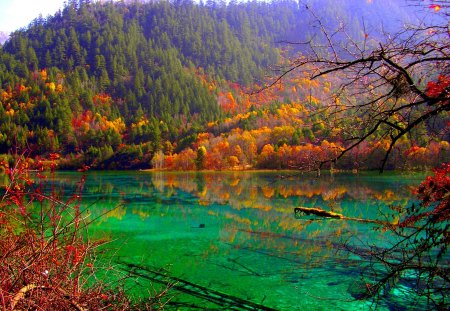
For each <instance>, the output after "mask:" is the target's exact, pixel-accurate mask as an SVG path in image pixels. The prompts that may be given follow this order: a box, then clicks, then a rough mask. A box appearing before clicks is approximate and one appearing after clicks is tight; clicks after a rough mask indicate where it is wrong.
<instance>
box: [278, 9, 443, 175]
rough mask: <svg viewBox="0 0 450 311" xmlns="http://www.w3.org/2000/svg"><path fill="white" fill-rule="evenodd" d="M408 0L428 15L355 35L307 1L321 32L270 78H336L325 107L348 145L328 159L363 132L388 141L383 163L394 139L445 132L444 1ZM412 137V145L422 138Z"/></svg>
mask: <svg viewBox="0 0 450 311" xmlns="http://www.w3.org/2000/svg"><path fill="white" fill-rule="evenodd" d="M410 2H411V4H412V5H416V6H417V7H418V9H422V10H431V11H432V12H431V14H432V15H431V16H430V15H429V14H428V15H426V16H425V17H423V19H422V20H419V21H417V23H415V24H411V25H406V26H405V27H404V28H403V29H401V30H399V31H398V32H397V33H395V34H387V33H382V34H381V36H377V34H372V33H364V34H363V36H362V38H360V40H358V39H353V38H351V37H350V34H349V33H348V32H347V29H346V28H345V25H342V23H341V24H340V25H339V27H338V29H331V28H330V27H327V26H326V25H325V23H323V22H322V21H321V20H320V18H319V17H318V15H317V14H316V13H315V12H314V11H312V9H309V8H307V10H308V11H309V12H310V13H311V14H312V15H313V17H314V19H315V24H316V25H317V26H318V27H319V28H320V30H321V33H322V36H321V37H320V36H319V37H320V38H319V39H315V40H311V41H309V42H308V43H305V44H304V45H303V49H304V52H303V54H302V56H300V57H298V58H295V59H294V60H293V61H292V62H291V63H290V64H289V66H288V67H287V68H286V67H283V68H281V70H282V71H283V73H282V74H281V75H279V76H278V78H277V79H276V80H275V81H274V82H272V84H271V85H274V84H275V83H277V82H278V81H280V80H281V79H282V78H284V77H285V76H286V75H288V74H289V73H291V72H292V71H296V70H302V71H304V72H309V74H310V79H311V80H314V79H318V78H319V77H323V76H327V77H328V76H331V75H336V76H338V77H339V78H340V81H341V83H340V85H339V86H338V87H337V88H336V89H335V92H334V93H333V94H332V96H330V98H329V102H328V103H327V105H326V107H325V108H324V110H328V112H329V114H328V115H329V116H330V117H329V118H330V120H328V121H329V122H330V124H332V125H334V127H338V128H341V129H342V131H341V134H342V135H343V138H345V141H346V146H345V148H344V149H343V150H342V152H340V153H338V154H336V156H334V157H331V158H329V159H327V160H328V161H336V160H338V159H339V158H341V157H342V156H344V155H345V154H346V153H348V152H350V151H351V150H352V149H354V148H356V147H357V146H358V145H360V144H361V143H362V142H364V141H366V140H368V139H374V140H387V141H388V142H389V143H388V147H387V150H386V152H385V155H384V157H383V159H382V161H381V163H380V168H381V170H383V169H385V168H387V165H388V160H389V155H390V154H391V152H392V150H393V148H394V146H395V145H396V144H397V143H398V142H399V141H401V140H402V139H406V138H410V139H412V140H414V138H415V137H416V135H415V134H416V132H417V131H421V130H422V129H424V128H425V129H426V130H427V131H429V132H431V133H433V134H435V135H436V137H439V138H441V139H442V138H445V137H446V138H447V139H448V115H446V112H448V111H449V110H450V94H449V92H450V62H449V61H450V40H449V36H448V17H449V5H448V4H447V2H446V1H435V2H434V4H432V5H430V6H429V7H428V6H426V7H424V6H423V2H421V1H410ZM439 2H442V3H439ZM378 38H380V39H378ZM337 98H339V100H336V99H337ZM446 120H447V121H446ZM416 140H417V141H413V144H414V143H417V144H419V143H420V141H419V140H418V139H416Z"/></svg>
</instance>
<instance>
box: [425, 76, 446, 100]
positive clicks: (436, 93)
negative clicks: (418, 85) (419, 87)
mask: <svg viewBox="0 0 450 311" xmlns="http://www.w3.org/2000/svg"><path fill="white" fill-rule="evenodd" d="M449 86H450V76H441V75H440V76H439V77H438V81H437V82H434V81H429V82H428V84H427V89H426V94H427V95H428V96H429V97H433V98H436V97H442V96H448V95H449V94H448V93H449V90H447V88H448V87H449ZM444 92H445V93H444Z"/></svg>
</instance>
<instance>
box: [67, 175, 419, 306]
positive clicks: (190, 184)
mask: <svg viewBox="0 0 450 311" xmlns="http://www.w3.org/2000/svg"><path fill="white" fill-rule="evenodd" d="M78 178H79V175H78V174H76V173H65V172H61V173H58V180H59V181H61V182H63V183H65V184H66V185H67V186H68V187H71V186H72V187H73V185H74V184H75V182H76V181H77V180H78ZM422 179H423V175H402V174H394V173H389V174H383V175H379V174H377V173H366V174H364V173H363V174H358V175H353V174H335V175H334V176H331V175H327V174H323V176H322V177H320V178H316V177H314V176H311V175H299V174H293V173H292V172H224V173H217V172H214V173H209V172H205V173H195V172H194V173H181V172H177V173H165V172H89V173H88V179H87V182H86V185H85V187H84V194H83V204H84V207H85V208H86V209H88V210H89V212H90V215H91V218H92V219H94V218H96V217H98V216H100V215H102V214H104V213H106V214H105V215H104V216H102V217H100V218H99V219H98V220H97V221H96V222H95V223H94V224H93V225H92V226H91V228H90V234H91V235H92V236H93V237H101V238H108V239H111V240H112V242H111V243H110V244H108V246H107V253H108V254H112V253H114V256H115V257H114V259H113V262H114V263H116V262H126V263H133V264H138V265H140V266H143V267H146V268H148V269H151V270H160V269H164V271H165V273H167V274H168V275H170V276H171V277H176V278H178V279H181V280H185V281H188V282H190V283H193V284H196V285H198V286H201V287H204V288H207V289H210V290H215V291H218V292H220V293H223V294H226V295H229V296H232V297H236V298H239V299H243V300H246V301H250V302H252V303H255V304H259V305H263V306H265V307H268V308H273V309H277V310H367V309H369V308H370V307H371V304H370V301H364V300H356V299H355V298H354V297H353V296H352V294H351V293H352V290H351V289H352V288H355V286H356V287H358V286H360V285H359V284H364V283H362V282H363V281H362V280H361V276H360V275H361V271H362V270H363V269H364V267H365V266H366V265H367V263H366V262H364V261H363V260H362V259H361V258H359V257H357V256H349V255H348V254H347V253H345V252H343V251H339V250H340V246H341V245H342V243H344V241H347V240H348V239H351V240H352V243H354V245H357V246H360V247H363V246H364V245H365V244H366V243H367V242H369V243H377V244H378V245H381V246H382V245H384V244H388V243H389V236H386V235H385V234H382V233H381V232H380V231H376V232H375V231H374V230H373V228H374V225H373V224H362V223H359V222H355V221H342V220H332V219H329V220H311V219H309V218H301V219H296V218H295V217H294V208H295V207H297V206H305V207H322V208H323V209H327V210H333V211H335V212H338V213H342V214H344V215H346V216H349V217H357V218H369V219H383V217H385V216H386V215H388V216H390V214H392V210H391V209H390V208H389V206H393V205H395V206H402V207H406V206H408V205H409V204H410V203H411V202H412V201H411V200H412V199H413V195H412V194H411V189H412V187H413V186H416V185H418V184H419V183H420V181H421V180H422ZM108 211H110V212H109V213H108ZM355 243H356V244H355ZM139 284H140V285H136V287H134V288H133V290H134V291H135V292H141V293H147V292H148V291H152V288H151V287H150V285H149V283H148V282H147V281H140V283H139ZM183 284H184V283H183V282H181V283H179V285H183ZM154 286H155V287H156V288H157V285H154ZM172 294H173V295H175V296H174V298H173V300H172V302H171V304H170V305H167V309H169V310H170V309H178V310H198V309H199V308H200V309H211V310H212V309H220V310H222V309H231V307H229V306H224V305H222V306H221V305H220V304H219V305H218V304H216V303H214V302H210V301H209V302H208V301H205V300H204V299H202V298H198V297H197V298H195V297H193V296H192V295H188V294H186V293H183V292H180V291H178V290H173V291H172ZM391 296H392V295H391ZM393 306H394V307H395V308H398V309H400V310H401V309H402V308H406V309H408V308H407V307H405V306H402V298H401V293H399V295H398V297H391V298H388V299H384V300H383V301H382V303H381V305H380V306H379V310H389V309H395V308H394V307H393ZM237 310H240V309H239V308H237Z"/></svg>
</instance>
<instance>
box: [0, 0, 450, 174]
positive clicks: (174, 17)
mask: <svg viewBox="0 0 450 311" xmlns="http://www.w3.org/2000/svg"><path fill="white" fill-rule="evenodd" d="M340 2H342V3H341V4H340V5H336V4H335V3H334V2H332V1H331V2H330V1H324V0H321V1H313V2H312V3H311V7H312V8H313V10H314V12H315V11H317V12H318V14H319V13H320V14H319V15H320V16H322V17H323V18H324V20H327V21H328V22H327V23H330V25H332V24H336V25H338V24H339V23H345V24H347V25H349V27H348V29H351V33H350V34H349V35H351V36H353V37H355V38H360V39H361V40H362V39H363V38H367V36H368V35H372V31H373V33H375V28H376V27H377V25H378V26H379V25H380V23H379V21H377V18H378V17H379V15H380V14H379V13H380V12H381V10H386V6H388V7H389V10H388V11H389V12H390V14H396V15H395V16H398V18H399V20H405V19H407V18H412V17H411V14H407V12H405V10H403V9H402V7H401V6H400V5H393V4H392V3H391V2H390V1H378V2H377V3H376V4H370V2H362V3H359V4H355V3H354V2H352V1H340ZM383 5H384V6H385V7H383ZM336 8H338V10H337V9H336ZM366 11H367V12H369V14H368V15H367V18H366V19H365V20H364V19H361V18H360V13H361V12H366ZM346 12H351V13H346ZM336 16H338V17H339V18H338V19H336V18H334V17H336ZM393 16H394V15H392V18H391V17H389V18H388V19H386V20H385V22H386V23H381V24H383V29H389V27H394V26H393V25H395V24H396V23H397V20H396V19H395V18H394V17H393ZM331 17H333V19H332V18H331ZM315 26H316V27H315ZM315 26H314V23H313V22H312V21H311V16H310V15H308V14H307V12H306V11H305V7H304V4H301V3H297V2H294V1H278V2H272V3H265V2H246V3H236V2H230V3H229V4H224V3H216V2H207V3H206V4H205V3H200V4H196V3H194V2H190V1H173V2H167V1H154V2H153V1H152V2H140V1H132V2H107V3H99V2H91V1H88V0H83V1H69V2H68V4H67V5H66V7H65V8H64V9H63V10H62V11H60V12H58V13H57V14H55V15H54V16H51V17H48V18H46V19H44V18H39V19H36V20H34V21H33V22H32V23H31V24H30V25H29V27H28V28H27V29H22V30H19V31H16V32H15V33H13V34H12V35H11V37H10V39H9V40H8V41H6V42H5V44H4V45H3V46H2V47H1V49H0V89H1V90H0V122H1V123H0V153H1V154H11V153H14V152H15V151H16V150H30V152H31V154H32V156H35V157H36V156H48V155H49V154H51V153H58V154H59V155H60V157H61V158H60V166H61V167H63V168H76V167H79V166H81V165H82V164H87V165H90V166H93V167H96V168H149V167H156V168H171V169H203V168H208V169H226V168H237V167H241V168H242V167H247V168H250V167H260V168H303V169H309V168H311V167H312V166H314V163H318V162H319V161H321V160H324V159H326V158H328V157H329V156H330V155H332V154H334V153H336V152H339V150H340V149H341V148H343V146H344V145H345V141H343V140H342V129H341V128H335V127H334V126H333V122H332V118H331V116H330V114H329V112H327V111H325V110H323V109H322V108H323V107H325V106H327V105H329V103H330V101H331V102H334V103H335V102H336V101H339V98H337V97H335V96H334V95H333V93H332V91H333V88H334V87H335V85H337V83H335V82H337V81H338V80H339V79H340V77H337V76H333V77H332V76H330V77H326V78H321V79H317V80H310V79H309V77H308V75H306V74H304V73H301V72H299V73H295V74H293V75H291V76H289V77H288V78H287V79H284V80H283V81H281V82H280V83H277V84H276V85H275V86H273V87H272V88H270V89H268V90H265V91H262V92H258V93H257V94H255V95H250V93H251V92H252V91H254V90H257V89H259V88H260V87H261V86H263V85H264V84H265V83H267V81H270V80H268V76H269V77H270V76H275V75H277V72H276V71H273V70H272V69H273V68H275V67H276V66H277V65H283V64H286V63H288V62H289V59H290V57H291V56H293V55H295V53H298V52H305V53H306V52H307V51H306V50H304V48H303V45H302V44H294V45H289V44H288V45H286V42H297V43H298V42H305V41H313V40H316V41H318V42H320V40H325V39H326V38H323V37H321V36H320V35H319V32H318V31H317V29H315V28H317V25H315ZM368 31H371V33H370V34H368ZM355 100H357V99H355ZM442 122H445V121H443V120H442ZM442 122H441V123H442ZM442 126H443V125H442V124H440V125H439V124H438V125H434V127H440V128H442ZM433 129H435V128H433ZM430 130H431V127H429V128H427V127H422V128H420V129H417V130H415V131H414V132H413V133H412V135H411V137H409V139H408V140H405V141H404V142H402V143H401V144H399V147H398V148H397V150H396V151H395V153H394V157H393V160H392V163H390V167H391V168H395V167H400V166H399V165H398V163H397V162H398V159H399V158H402V159H404V158H405V159H407V160H408V159H409V160H408V161H406V162H405V161H403V162H402V164H403V165H407V166H409V167H416V166H421V165H432V164H434V163H437V162H439V161H441V160H442V157H444V156H445V152H448V143H447V142H446V141H440V140H438V139H434V140H432V141H431V143H429V141H430V137H431V136H430V132H431V131H430ZM385 147H386V146H385V145H383V140H382V139H380V140H378V141H373V142H369V143H368V144H367V145H365V146H362V147H361V148H358V149H357V150H355V151H354V152H353V153H352V154H350V155H349V156H348V157H347V158H346V159H343V161H342V163H340V164H339V166H340V167H342V168H374V167H376V166H377V165H378V161H379V156H378V158H377V156H376V154H377V152H378V153H380V152H381V151H382V149H383V148H385ZM369 155H371V156H370V157H369ZM373 155H375V156H373ZM369 158H370V160H369ZM422 160H423V161H422ZM311 163H313V164H311Z"/></svg>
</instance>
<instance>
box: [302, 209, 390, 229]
mask: <svg viewBox="0 0 450 311" xmlns="http://www.w3.org/2000/svg"><path fill="white" fill-rule="evenodd" d="M294 213H295V218H298V219H299V218H302V217H304V216H311V215H314V216H318V217H323V218H334V219H342V220H353V221H359V222H364V223H375V224H379V225H384V226H386V225H392V224H391V223H389V222H387V221H381V220H376V219H363V218H356V217H347V216H344V215H342V214H339V213H335V212H331V211H326V210H324V209H321V208H320V207H296V208H294Z"/></svg>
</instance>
